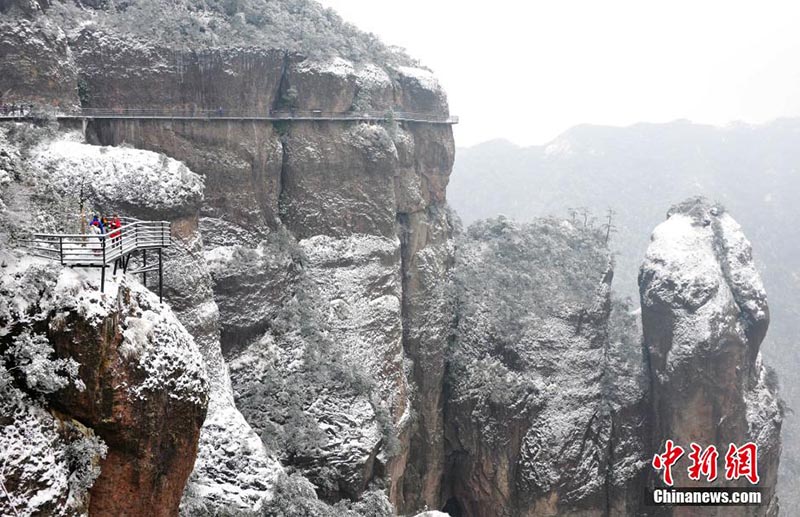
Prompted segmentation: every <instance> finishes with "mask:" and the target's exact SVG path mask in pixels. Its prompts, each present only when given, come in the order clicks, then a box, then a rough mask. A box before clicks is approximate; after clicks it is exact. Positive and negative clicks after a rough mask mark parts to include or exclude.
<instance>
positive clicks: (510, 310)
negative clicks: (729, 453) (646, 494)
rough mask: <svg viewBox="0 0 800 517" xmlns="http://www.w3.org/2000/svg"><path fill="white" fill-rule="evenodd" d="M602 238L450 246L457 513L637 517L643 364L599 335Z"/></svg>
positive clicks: (516, 232) (570, 234)
mask: <svg viewBox="0 0 800 517" xmlns="http://www.w3.org/2000/svg"><path fill="white" fill-rule="evenodd" d="M602 238H603V236H602V235H600V234H599V232H598V231H596V230H594V229H590V228H584V227H582V226H578V225H576V224H573V223H570V222H567V221H557V220H541V221H537V222H535V223H532V224H530V225H519V224H516V223H512V222H510V221H507V220H505V219H499V220H496V221H489V222H483V223H477V224H475V225H473V226H472V227H470V229H469V230H468V232H467V233H466V235H465V236H464V238H463V239H461V240H460V241H459V245H458V254H457V256H456V290H457V293H456V299H457V310H456V315H457V318H458V322H457V328H456V335H455V339H454V341H453V346H452V348H451V352H450V358H449V361H448V371H447V377H446V383H447V405H446V412H445V415H446V440H447V445H448V466H447V472H446V475H445V480H446V486H445V490H446V491H447V495H448V497H449V498H450V499H449V501H448V503H447V504H448V509H449V510H453V511H456V514H461V515H476V516H477V515H492V514H502V515H608V514H634V513H636V511H637V508H636V504H638V498H637V497H636V496H632V494H633V493H634V492H635V490H634V487H635V486H636V483H637V480H638V476H639V473H640V471H641V468H642V466H643V464H644V461H643V455H644V443H643V440H642V438H643V434H644V433H643V431H644V428H643V426H642V425H641V418H639V415H637V413H639V412H640V411H641V405H642V401H643V397H644V393H645V390H644V384H643V377H642V376H641V356H640V355H639V354H638V349H639V348H638V343H637V342H636V341H635V339H630V337H623V339H624V341H619V338H620V329H619V328H618V329H615V331H614V332H612V335H611V336H610V335H609V325H610V324H609V321H610V315H611V310H612V303H611V297H610V286H611V278H612V275H613V272H612V270H611V268H610V257H609V254H608V252H607V250H606V249H605V247H604V246H603V243H602ZM620 309H624V308H623V307H621V306H618V307H617V308H616V310H620ZM622 317H624V315H623V316H622ZM631 330H634V331H635V328H634V329H631V328H630V326H629V327H628V328H623V329H622V331H623V332H631ZM497 512H500V513H497Z"/></svg>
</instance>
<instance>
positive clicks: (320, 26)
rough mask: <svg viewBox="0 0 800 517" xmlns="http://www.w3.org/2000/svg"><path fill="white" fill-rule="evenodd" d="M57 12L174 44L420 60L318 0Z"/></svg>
mask: <svg viewBox="0 0 800 517" xmlns="http://www.w3.org/2000/svg"><path fill="white" fill-rule="evenodd" d="M51 12H53V13H54V14H55V15H56V16H57V17H58V18H59V20H60V21H62V22H63V23H64V24H65V25H66V26H68V27H78V26H79V25H82V24H84V23H85V21H86V19H87V17H91V18H92V19H93V20H94V22H95V23H97V24H98V25H100V26H101V27H104V28H107V29H110V30H112V31H114V32H117V33H122V34H129V35H132V36H138V37H144V38H145V39H146V40H148V41H151V42H154V43H159V44H163V45H167V46H171V47H181V48H197V47H209V46H229V45H230V46H233V45H253V46H259V47H264V48H274V49H283V50H289V51H294V52H300V53H302V54H305V55H307V56H310V57H315V58H328V57H334V56H341V57H345V58H347V59H351V60H353V61H357V62H362V61H372V62H377V63H390V64H397V65H409V64H414V61H413V60H412V59H411V58H410V57H409V56H408V55H407V54H406V53H405V51H403V50H400V49H397V48H396V47H389V46H387V45H385V44H383V43H382V42H381V41H380V40H379V39H378V38H377V36H375V35H374V34H371V33H365V32H362V31H360V30H358V29H357V28H356V27H355V26H353V25H351V24H349V23H347V22H345V21H344V20H342V18H341V17H340V16H339V15H338V14H336V12H335V11H333V10H332V9H329V8H324V7H323V6H322V5H320V4H319V3H318V2H315V1H313V0H178V1H175V2H165V1H163V0H125V1H123V2H117V3H111V2H110V3H108V4H102V5H100V6H98V7H90V6H85V7H76V6H75V4H72V3H71V2H65V3H56V4H55V5H54V6H53V7H52V8H51Z"/></svg>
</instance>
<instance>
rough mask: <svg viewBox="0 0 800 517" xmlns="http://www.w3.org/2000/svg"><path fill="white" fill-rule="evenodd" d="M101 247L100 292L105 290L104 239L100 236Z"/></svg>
mask: <svg viewBox="0 0 800 517" xmlns="http://www.w3.org/2000/svg"><path fill="white" fill-rule="evenodd" d="M100 243H101V247H102V248H103V264H102V265H101V266H100V267H101V269H100V292H101V293H104V292H106V239H105V237H101V241H100Z"/></svg>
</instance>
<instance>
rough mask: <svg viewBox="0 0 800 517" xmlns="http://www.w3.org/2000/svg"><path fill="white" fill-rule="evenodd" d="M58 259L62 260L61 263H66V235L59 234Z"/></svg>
mask: <svg viewBox="0 0 800 517" xmlns="http://www.w3.org/2000/svg"><path fill="white" fill-rule="evenodd" d="M58 259H59V260H60V261H61V265H62V266H63V265H64V237H62V236H61V235H59V236H58Z"/></svg>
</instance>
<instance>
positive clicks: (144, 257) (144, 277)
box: [142, 250, 147, 287]
mask: <svg viewBox="0 0 800 517" xmlns="http://www.w3.org/2000/svg"><path fill="white" fill-rule="evenodd" d="M142 269H144V271H142V283H143V284H144V286H145V287H147V250H142Z"/></svg>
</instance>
